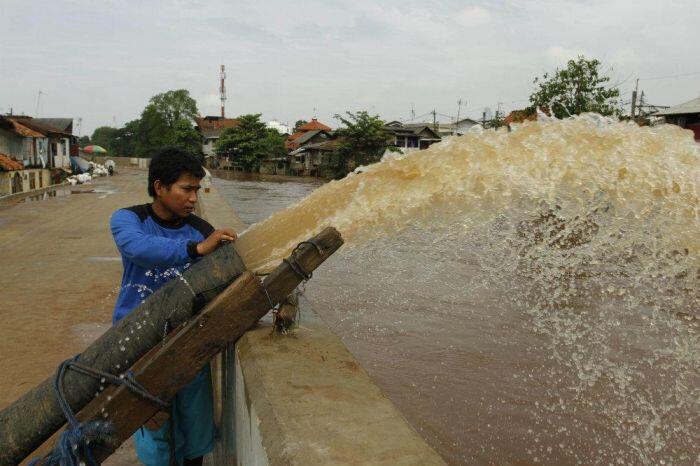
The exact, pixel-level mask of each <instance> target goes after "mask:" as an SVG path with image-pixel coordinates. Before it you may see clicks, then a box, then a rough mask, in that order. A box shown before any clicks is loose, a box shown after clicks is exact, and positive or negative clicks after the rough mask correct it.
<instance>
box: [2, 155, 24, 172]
mask: <svg viewBox="0 0 700 466" xmlns="http://www.w3.org/2000/svg"><path fill="white" fill-rule="evenodd" d="M0 168H2V169H3V170H5V171H8V172H9V171H12V170H24V165H22V164H21V163H20V162H18V161H16V160H14V159H11V158H10V157H8V156H7V155H5V154H0Z"/></svg>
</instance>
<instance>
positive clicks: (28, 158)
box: [0, 116, 49, 168]
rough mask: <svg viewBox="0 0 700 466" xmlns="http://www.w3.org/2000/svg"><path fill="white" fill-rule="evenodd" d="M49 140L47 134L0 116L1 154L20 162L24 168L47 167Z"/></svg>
mask: <svg viewBox="0 0 700 466" xmlns="http://www.w3.org/2000/svg"><path fill="white" fill-rule="evenodd" d="M48 145H49V139H48V137H46V135H45V134H43V133H40V132H38V131H34V130H33V129H31V128H29V127H28V126H25V125H23V124H21V123H19V122H18V121H17V120H15V119H13V118H10V117H9V116H0V153H2V154H5V155H6V156H8V157H10V158H14V159H15V160H17V161H19V162H20V164H21V165H22V167H23V168H24V167H42V166H45V165H47V162H48V160H47V155H46V154H47V152H48Z"/></svg>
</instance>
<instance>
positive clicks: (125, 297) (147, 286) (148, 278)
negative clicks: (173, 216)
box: [110, 204, 214, 324]
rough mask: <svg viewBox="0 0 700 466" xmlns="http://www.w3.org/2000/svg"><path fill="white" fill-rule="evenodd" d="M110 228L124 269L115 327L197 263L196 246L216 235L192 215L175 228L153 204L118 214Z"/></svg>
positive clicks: (114, 321)
mask: <svg viewBox="0 0 700 466" xmlns="http://www.w3.org/2000/svg"><path fill="white" fill-rule="evenodd" d="M110 227H111V229H112V235H113V236H114V242H115V243H117V248H118V249H119V252H120V253H121V256H122V264H123V265H124V273H123V275H122V286H121V289H120V291H119V297H118V298H117V302H116V304H115V306H114V315H113V317H112V323H113V324H114V323H116V322H117V321H119V320H120V319H121V318H122V317H124V316H125V315H127V314H128V313H129V312H131V311H132V310H133V309H134V308H136V307H137V306H138V305H139V304H141V303H142V302H143V301H144V300H145V299H146V298H147V297H148V296H149V295H150V294H152V293H153V292H155V291H156V290H157V289H158V288H160V287H161V286H163V285H164V284H165V283H166V282H168V281H169V280H170V279H172V278H173V277H175V276H177V275H178V274H180V273H182V271H184V270H185V269H187V268H188V267H189V266H190V264H191V263H192V262H194V261H196V260H198V259H199V255H198V254H197V243H199V242H200V241H202V240H204V239H205V238H206V237H207V236H209V235H210V234H211V233H212V232H213V231H214V227H212V226H211V225H210V224H209V223H208V222H206V221H205V220H203V219H201V218H199V217H197V216H196V215H193V214H190V215H189V216H188V217H187V218H185V219H184V220H182V221H180V222H179V223H178V224H175V225H174V224H171V223H168V222H165V221H164V220H162V219H160V218H159V217H158V216H157V215H156V214H155V213H154V212H153V209H152V208H151V204H143V205H138V206H133V207H129V208H126V209H120V210H117V211H116V212H114V214H112V218H111V220H110Z"/></svg>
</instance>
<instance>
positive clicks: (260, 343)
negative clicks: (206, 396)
mask: <svg viewBox="0 0 700 466" xmlns="http://www.w3.org/2000/svg"><path fill="white" fill-rule="evenodd" d="M199 206H200V214H201V215H202V216H204V217H205V218H206V219H207V220H208V221H209V222H210V223H212V225H214V227H215V228H223V227H234V228H236V229H238V230H239V231H240V230H241V229H242V227H243V222H241V221H240V219H238V217H237V216H236V214H235V212H234V211H233V209H232V208H231V206H230V205H228V203H227V202H226V200H225V199H224V198H223V197H222V196H221V195H220V194H219V193H217V192H216V189H215V188H213V187H212V188H211V189H210V192H208V193H206V192H205V193H201V195H200V202H199ZM301 301H302V317H301V324H300V326H299V328H297V329H295V330H294V331H293V332H292V334H291V335H286V336H280V335H276V336H274V337H273V336H272V333H271V321H270V320H269V319H267V318H266V319H263V321H261V322H260V324H259V326H258V327H257V328H254V329H252V330H250V331H248V332H247V333H246V334H245V335H244V336H243V337H241V338H240V339H239V340H238V342H237V343H236V345H235V348H233V347H232V348H229V350H227V351H226V352H225V353H224V354H222V355H221V356H220V357H219V359H218V360H217V361H215V362H214V363H213V368H214V371H213V377H214V391H215V398H216V399H217V400H218V402H217V403H216V404H217V405H218V406H217V417H218V418H219V430H220V433H221V441H220V442H219V445H218V446H217V450H216V451H215V452H214V454H213V455H212V457H211V458H208V463H209V464H215V465H232V464H238V465H245V466H251V465H312V464H313V465H315V464H319V465H321V464H323V465H345V464H368V465H444V464H445V463H444V461H443V460H442V458H441V457H440V456H439V455H438V454H437V453H436V452H435V451H434V450H433V449H432V448H431V447H430V446H428V444H427V443H426V442H425V441H424V440H423V438H422V437H420V435H418V434H417V433H416V432H415V431H414V430H413V429H412V428H411V427H410V426H409V424H408V423H407V422H406V421H405V420H404V418H403V417H402V416H401V414H400V413H399V411H398V410H397V409H396V407H395V406H394V405H393V404H392V403H391V402H390V401H389V400H388V399H387V398H386V397H385V396H384V395H383V394H382V393H381V391H380V390H379V388H378V387H377V386H376V385H374V384H373V383H372V381H371V380H370V378H369V376H368V375H367V374H366V372H365V371H364V370H363V369H362V367H361V366H360V364H359V363H358V362H357V361H356V360H355V358H354V357H353V356H352V355H351V354H350V352H349V351H348V350H347V349H346V348H345V346H344V345H343V344H342V342H341V341H340V340H339V339H338V338H337V337H336V336H335V335H334V334H333V333H332V332H331V331H330V330H329V329H328V328H327V327H326V326H325V325H324V324H323V322H322V321H321V319H320V318H319V317H318V316H317V315H316V314H315V313H314V312H313V310H312V309H311V307H310V306H309V305H308V303H305V302H304V300H303V298H302V300H301Z"/></svg>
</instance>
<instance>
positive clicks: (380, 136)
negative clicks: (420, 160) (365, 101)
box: [334, 110, 387, 177]
mask: <svg viewBox="0 0 700 466" xmlns="http://www.w3.org/2000/svg"><path fill="white" fill-rule="evenodd" d="M345 113H346V115H347V117H344V116H342V115H335V118H336V119H337V120H340V122H341V123H342V124H343V125H344V127H342V128H339V129H338V130H336V132H335V134H336V135H337V136H338V137H340V138H342V139H341V140H342V142H341V143H340V144H339V146H338V157H337V159H336V160H337V164H336V166H335V167H334V175H335V177H343V176H345V175H346V174H347V173H348V172H349V171H350V170H352V169H353V167H357V166H360V165H367V164H370V163H375V162H378V161H379V160H380V159H381V157H382V155H383V154H384V152H385V151H386V149H387V136H386V133H385V132H384V129H383V127H384V121H382V120H381V119H380V118H379V115H370V114H369V113H367V112H366V111H364V110H363V111H359V112H354V113H353V112H345Z"/></svg>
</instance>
